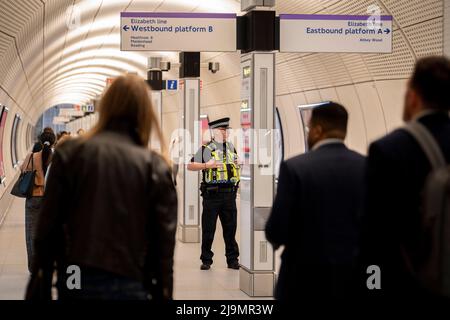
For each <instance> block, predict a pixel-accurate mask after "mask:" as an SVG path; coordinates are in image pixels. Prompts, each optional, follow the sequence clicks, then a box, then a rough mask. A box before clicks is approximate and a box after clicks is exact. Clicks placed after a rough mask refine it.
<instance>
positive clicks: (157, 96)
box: [150, 90, 163, 151]
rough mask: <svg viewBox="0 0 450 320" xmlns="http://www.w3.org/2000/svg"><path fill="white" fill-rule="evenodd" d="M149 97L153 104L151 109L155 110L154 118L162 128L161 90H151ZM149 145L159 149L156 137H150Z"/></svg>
mask: <svg viewBox="0 0 450 320" xmlns="http://www.w3.org/2000/svg"><path fill="white" fill-rule="evenodd" d="M150 99H151V101H152V104H153V111H154V112H155V115H156V118H157V119H158V123H159V125H160V126H161V128H162V103H163V98H162V90H152V92H151V96H150ZM151 146H152V149H155V150H159V151H160V150H161V145H160V143H159V140H158V139H155V138H154V137H151Z"/></svg>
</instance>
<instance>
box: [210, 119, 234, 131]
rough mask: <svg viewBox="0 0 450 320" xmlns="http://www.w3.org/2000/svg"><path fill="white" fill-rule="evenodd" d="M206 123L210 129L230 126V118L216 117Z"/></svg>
mask: <svg viewBox="0 0 450 320" xmlns="http://www.w3.org/2000/svg"><path fill="white" fill-rule="evenodd" d="M208 125H209V127H210V128H211V129H216V128H229V127H230V118H222V119H217V120H215V121H211V122H210V123H208Z"/></svg>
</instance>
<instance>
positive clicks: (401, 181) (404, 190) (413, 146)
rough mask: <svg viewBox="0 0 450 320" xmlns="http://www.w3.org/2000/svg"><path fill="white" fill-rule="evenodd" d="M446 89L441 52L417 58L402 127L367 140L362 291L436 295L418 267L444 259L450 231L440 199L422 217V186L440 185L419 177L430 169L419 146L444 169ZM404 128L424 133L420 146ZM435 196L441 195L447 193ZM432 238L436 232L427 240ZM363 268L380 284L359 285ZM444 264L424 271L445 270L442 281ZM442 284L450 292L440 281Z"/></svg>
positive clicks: (449, 157)
mask: <svg viewBox="0 0 450 320" xmlns="http://www.w3.org/2000/svg"><path fill="white" fill-rule="evenodd" d="M449 88H450V60H449V59H448V58H446V57H442V56H439V57H438V56H436V57H426V58H422V59H420V60H418V61H417V63H416V66H415V69H414V71H413V74H412V76H411V78H410V79H409V81H408V84H407V91H406V95H405V102H404V107H403V120H404V121H405V122H406V123H407V126H406V127H405V128H400V129H398V130H395V131H394V132H392V133H390V134H388V135H387V136H386V137H384V138H382V139H379V140H377V141H375V142H373V143H372V144H371V145H370V148H369V155H368V165H367V184H368V185H367V204H366V216H365V219H364V230H365V231H364V233H363V247H362V252H361V258H360V262H361V273H362V274H365V275H366V276H365V277H361V281H360V285H361V288H362V289H363V290H364V292H366V293H367V294H369V295H379V296H383V297H394V298H396V297H400V296H401V297H419V296H420V297H423V296H427V297H431V296H432V295H439V293H438V292H433V290H431V287H429V286H428V285H429V283H427V282H426V281H425V282H424V281H423V280H424V279H423V278H422V277H421V273H422V271H424V268H426V267H427V266H429V265H430V262H431V264H434V262H437V263H436V264H435V265H436V266H437V265H441V263H444V262H445V261H450V256H449V255H450V250H449V249H450V244H449V243H450V242H449V241H448V234H449V233H450V230H449V229H448V227H447V228H445V225H446V223H448V222H446V221H450V220H449V217H448V216H447V217H445V215H444V213H445V211H443V212H441V211H440V210H441V209H440V206H441V205H443V204H445V201H438V200H436V201H432V206H431V207H433V208H435V210H437V212H439V215H438V216H434V218H433V219H431V220H430V219H429V218H427V216H428V214H430V213H431V212H430V211H428V210H429V209H430V208H431V207H430V206H428V205H427V203H426V202H425V201H427V200H428V201H429V199H430V198H429V197H428V196H429V193H428V191H429V189H428V187H432V188H434V189H435V190H433V192H432V194H433V196H437V194H438V192H440V191H439V186H438V184H437V183H436V184H435V185H428V186H427V188H426V184H425V183H426V181H427V180H428V176H429V175H430V174H431V173H432V171H433V170H434V169H436V168H434V161H432V160H433V159H432V158H431V157H430V156H429V155H428V152H427V149H434V151H435V157H438V158H441V161H442V163H443V165H444V167H445V164H446V163H447V164H448V163H449V162H450V118H449V111H450V103H449ZM411 128H418V130H419V136H421V137H423V136H428V138H427V142H426V144H425V145H422V143H421V142H420V138H419V139H418V138H417V137H416V134H417V133H414V132H416V130H417V129H413V132H411V131H410V130H411ZM405 129H407V130H405ZM433 146H434V147H433ZM441 177H444V174H443V175H442V176H441ZM447 186H448V184H447ZM447 190H448V187H447ZM444 192H445V190H444ZM443 199H448V191H447V193H446V196H445V197H444V198H443ZM441 214H442V217H441V218H437V217H439V216H440V215H441ZM447 226H450V224H447ZM436 230H442V235H441V236H445V235H447V238H446V239H447V240H446V241H445V242H442V243H441V242H440V240H439V239H445V238H442V237H441V236H437V234H436V233H435V232H436ZM434 236H437V237H435V238H434V240H433V239H432V237H434ZM436 245H438V246H441V249H440V250H438V251H439V252H437V251H434V250H433V248H435V246H436ZM445 252H446V253H445ZM433 261H434V262H433ZM438 261H441V262H438ZM369 266H376V267H377V268H378V270H379V273H380V274H379V278H380V283H378V284H376V283H374V285H376V287H374V288H372V290H368V288H367V286H366V279H367V273H365V272H366V270H367V268H368V267H369ZM442 266H443V265H442ZM447 266H448V265H447ZM444 269H445V270H441V269H440V268H436V269H434V270H433V271H432V277H433V278H435V279H436V280H437V281H438V282H439V281H440V280H439V279H444V278H445V276H444V274H447V279H448V276H449V271H448V270H449V267H447V268H444ZM444 287H445V285H444V286H441V289H444ZM446 288H447V292H448V293H450V283H449V282H448V280H447V286H446ZM377 289H378V290H377Z"/></svg>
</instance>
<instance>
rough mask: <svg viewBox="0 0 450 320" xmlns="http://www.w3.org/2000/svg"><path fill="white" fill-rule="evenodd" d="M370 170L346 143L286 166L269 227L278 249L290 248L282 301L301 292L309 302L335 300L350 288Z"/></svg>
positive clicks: (329, 146)
mask: <svg viewBox="0 0 450 320" xmlns="http://www.w3.org/2000/svg"><path fill="white" fill-rule="evenodd" d="M364 166H365V160H364V157H363V156H362V155H360V154H358V153H356V152H353V151H351V150H349V149H347V147H346V146H345V145H344V144H343V143H334V144H327V145H323V146H321V147H319V148H318V149H317V150H314V151H311V152H308V153H306V154H303V155H300V156H297V157H295V158H292V159H290V160H287V161H285V162H283V163H282V164H281V168H280V177H279V182H278V192H277V195H276V198H275V202H274V204H273V207H272V212H271V215H270V217H269V220H268V222H267V225H266V237H267V239H268V240H269V241H270V242H271V243H272V244H273V245H274V246H275V248H277V247H279V246H281V245H284V246H285V248H284V251H283V254H282V264H281V268H280V274H279V279H278V284H277V289H276V293H275V296H276V298H277V299H280V300H286V299H290V298H291V297H292V298H293V297H294V294H293V293H294V292H299V289H300V290H302V292H305V291H307V292H308V296H314V295H315V294H317V295H319V296H320V295H322V296H323V295H331V296H334V295H339V294H340V293H342V291H345V290H346V289H347V288H348V281H347V280H348V277H349V275H350V274H351V268H352V266H353V264H354V261H355V256H356V254H357V248H358V247H357V244H358V229H359V222H358V221H359V217H360V214H361V211H362V210H361V209H362V197H363V189H364V188H363V177H364ZM344 278H345V279H344ZM339 288H340V289H339ZM336 290H337V291H340V293H339V292H337V291H336Z"/></svg>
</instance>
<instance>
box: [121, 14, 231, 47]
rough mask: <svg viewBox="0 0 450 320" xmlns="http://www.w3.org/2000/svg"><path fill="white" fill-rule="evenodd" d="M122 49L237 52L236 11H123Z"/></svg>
mask: <svg viewBox="0 0 450 320" xmlns="http://www.w3.org/2000/svg"><path fill="white" fill-rule="evenodd" d="M120 17H121V27H120V40H121V44H120V49H121V50H122V51H195V52H197V51H221V52H224V51H236V14H234V13H233V14H231V13H175V12H169V13H163V12H122V13H121V14H120Z"/></svg>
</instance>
